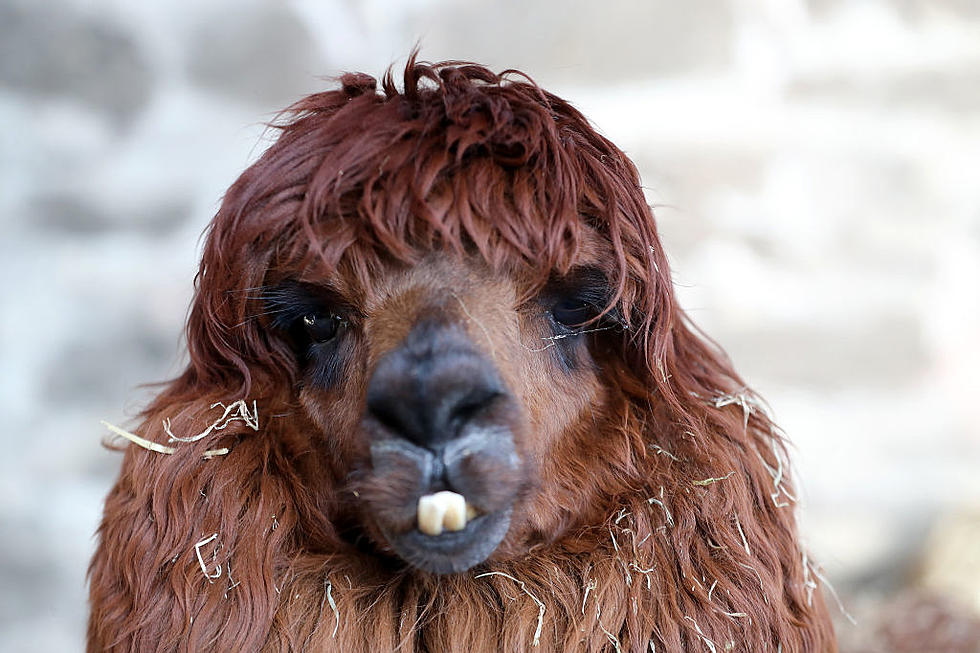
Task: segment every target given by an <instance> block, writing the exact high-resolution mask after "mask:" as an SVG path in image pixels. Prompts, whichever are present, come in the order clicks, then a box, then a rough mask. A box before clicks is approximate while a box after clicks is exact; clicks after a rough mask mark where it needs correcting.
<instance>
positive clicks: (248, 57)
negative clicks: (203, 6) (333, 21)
mask: <svg viewBox="0 0 980 653" xmlns="http://www.w3.org/2000/svg"><path fill="white" fill-rule="evenodd" d="M190 36H191V39H190V42H189V43H188V44H187V47H186V55H185V56H186V62H187V72H188V76H189V77H190V79H191V80H192V81H193V82H194V83H195V84H198V85H200V86H201V87H202V88H205V89H208V90H210V91H214V92H218V93H221V94H223V95H226V96H228V97H230V98H231V99H234V100H240V101H246V102H252V103H256V104H260V105H269V104H271V105H272V106H280V107H284V106H285V105H286V104H288V103H290V102H292V101H293V100H295V99H296V98H297V97H298V96H300V95H302V94H303V93H304V92H308V91H309V89H310V88H311V87H312V86H313V85H314V84H315V82H316V76H317V75H322V74H324V72H325V70H326V69H325V67H324V66H323V64H322V62H321V61H320V60H319V58H318V55H317V49H316V45H315V43H314V41H313V38H312V35H311V34H310V32H309V30H308V29H307V27H306V26H305V25H304V24H303V23H302V22H301V21H300V19H299V17H298V16H296V15H295V14H294V13H293V12H292V11H290V9H289V8H288V7H287V6H285V5H282V4H271V3H270V4H254V3H253V6H252V7H251V8H250V10H249V7H248V5H247V4H246V11H239V10H238V5H237V4H234V5H231V6H227V5H226V6H224V7H221V10H220V11H215V12H214V13H209V14H206V15H204V16H202V18H201V19H200V21H199V22H198V24H197V25H196V26H195V28H194V29H193V30H192V31H191V34H190Z"/></svg>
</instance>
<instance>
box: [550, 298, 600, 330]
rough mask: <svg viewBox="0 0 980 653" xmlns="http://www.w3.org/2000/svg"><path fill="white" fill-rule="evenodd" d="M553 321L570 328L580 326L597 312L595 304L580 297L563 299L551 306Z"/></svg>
mask: <svg viewBox="0 0 980 653" xmlns="http://www.w3.org/2000/svg"><path fill="white" fill-rule="evenodd" d="M551 315H552V317H554V318H555V322H557V323H559V324H561V325H562V326H564V327H568V328H570V329H572V328H575V327H579V326H582V325H583V324H584V323H586V322H588V321H589V320H591V319H592V318H594V317H595V316H596V315H598V312H597V311H596V309H595V306H593V305H592V304H590V303H588V302H585V301H582V300H580V299H563V300H561V301H560V302H558V303H557V304H555V305H554V306H553V307H552V308H551Z"/></svg>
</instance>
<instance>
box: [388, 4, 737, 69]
mask: <svg viewBox="0 0 980 653" xmlns="http://www.w3.org/2000/svg"><path fill="white" fill-rule="evenodd" d="M407 26H408V27H409V29H410V30H411V31H413V32H417V33H419V34H423V35H424V37H423V39H422V45H423V46H424V49H425V52H426V53H427V56H428V57H432V58H454V59H459V58H463V59H471V60H474V61H481V62H489V63H491V64H493V65H496V66H500V67H502V68H508V67H520V68H521V69H523V70H525V71H537V72H535V75H534V76H535V78H536V79H539V80H540V81H541V82H544V81H545V80H547V81H548V82H550V83H555V82H566V83H573V84H582V83H588V84H616V83H632V82H635V81H636V80H637V79H642V78H646V77H650V76H679V75H684V74H688V73H703V72H716V71H718V70H720V69H723V68H724V67H725V66H726V65H727V63H728V62H729V60H730V58H731V48H732V45H733V44H732V30H733V24H732V9H731V6H730V5H729V3H727V2H718V1H716V0H691V1H688V2H684V3H682V4H679V3H676V2H671V1H670V0H651V1H649V2H642V3H637V2H632V1H631V0H610V1H608V2H602V3H597V2H590V1H589V0H572V1H564V0H548V1H546V2H533V3H528V2H519V1H516V0H506V1H505V2H494V1H493V0H478V1H475V2H459V3H446V5H445V8H444V10H443V11H439V12H438V13H436V14H435V15H433V14H432V12H431V11H429V10H428V8H426V7H424V6H422V7H420V10H419V11H418V12H417V13H415V14H414V15H412V16H411V18H410V20H409V21H408V22H407Z"/></svg>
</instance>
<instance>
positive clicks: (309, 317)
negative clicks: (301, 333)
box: [303, 313, 343, 342]
mask: <svg viewBox="0 0 980 653" xmlns="http://www.w3.org/2000/svg"><path fill="white" fill-rule="evenodd" d="M342 325H343V319H342V318H341V317H340V316H339V315H334V314H333V313H307V314H306V315H304V316H303V328H304V329H305V330H306V334H307V335H308V336H309V337H310V340H312V341H313V342H327V341H328V340H333V339H334V338H335V337H336V336H337V332H338V331H339V330H340V327H341V326H342Z"/></svg>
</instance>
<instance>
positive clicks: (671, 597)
mask: <svg viewBox="0 0 980 653" xmlns="http://www.w3.org/2000/svg"><path fill="white" fill-rule="evenodd" d="M275 129H276V130H278V138H277V139H276V141H275V143H274V144H273V145H271V147H269V149H268V150H267V151H266V152H265V153H264V154H263V155H262V156H261V157H260V158H259V160H258V161H257V162H256V163H255V164H254V165H252V166H251V167H249V168H248V169H247V170H246V171H245V172H244V173H243V174H242V175H241V177H240V178H239V179H238V180H237V181H236V182H235V183H234V184H233V185H232V186H231V188H230V189H229V191H228V193H227V195H226V196H225V198H224V200H223V203H222V205H221V207H220V209H219V211H218V213H217V215H216V217H215V218H214V220H213V222H212V223H211V225H210V227H209V231H208V233H207V241H206V246H205V248H204V253H203V258H202V262H201V267H200V271H199V273H198V275H197V278H196V293H195V297H194V300H193V304H192V307H191V311H190V314H189V317H188V323H187V331H186V336H187V348H188V353H189V363H188V365H187V368H186V370H185V371H184V372H183V373H182V374H181V375H180V376H179V377H178V378H177V379H175V380H173V381H172V382H170V383H169V384H168V385H167V386H165V388H164V389H163V390H162V392H161V393H160V395H159V396H158V397H157V398H156V399H155V400H154V401H153V402H152V403H151V405H150V406H149V407H148V408H147V409H146V410H145V412H144V413H143V415H142V423H141V424H140V425H139V426H138V428H136V429H135V430H136V432H137V434H129V433H126V435H127V437H129V438H130V439H131V440H133V441H135V442H137V444H140V445H141V446H129V447H128V449H127V450H126V451H125V455H124V459H123V462H122V468H121V472H120V475H119V479H118V480H117V482H116V484H115V486H114V487H113V488H112V490H111V491H110V493H109V495H108V497H107V499H106V503H105V512H104V517H103V520H102V523H101V526H100V528H99V532H98V546H97V551H96V553H95V556H94V559H93V561H92V564H91V568H90V573H89V579H90V601H91V615H90V620H89V630H88V649H89V651H99V650H105V649H111V650H140V651H144V650H159V651H176V650H180V651H191V650H213V651H258V650H263V651H287V650H289V651H338V652H339V651H342V652H345V653H356V652H364V653H368V652H373V651H392V650H399V651H406V652H422V651H427V652H430V653H435V652H443V651H467V652H482V651H531V650H540V651H634V652H639V651H689V650H690V651H710V652H712V653H715V652H718V651H733V650H734V651H752V652H759V651H772V652H773V653H777V652H779V653H790V652H792V651H806V652H817V651H835V650H836V643H835V639H834V635H833V630H832V626H831V624H830V620H829V618H828V615H827V610H826V608H825V605H824V602H823V599H822V597H821V594H820V592H819V590H818V585H817V582H816V579H817V577H818V573H819V572H818V570H817V568H815V567H814V565H813V564H812V562H810V561H809V559H808V557H807V554H806V552H805V550H804V549H803V548H801V545H800V542H799V538H798V535H797V531H796V525H795V518H794V507H793V488H792V485H791V482H790V478H789V476H788V474H787V464H786V461H785V451H784V441H783V437H782V435H781V433H780V431H779V430H778V429H777V428H776V426H775V425H774V424H773V423H772V422H771V421H770V418H769V417H768V415H767V412H766V411H765V410H764V408H763V407H762V405H761V403H760V401H759V400H758V398H757V397H756V395H754V394H753V393H752V392H751V391H750V390H748V389H747V388H746V387H745V384H744V382H743V381H742V380H741V379H740V378H739V376H738V375H737V374H736V373H735V371H734V370H733V369H732V367H731V365H730V363H729V361H728V359H727V358H726V356H725V355H724V354H723V353H722V352H721V351H720V350H719V349H718V348H717V347H716V346H715V345H714V344H713V343H711V341H709V340H707V339H706V338H705V337H703V336H702V335H700V334H699V332H697V330H696V329H695V327H694V326H693V325H692V324H691V323H690V322H689V321H688V319H687V318H686V316H685V315H684V313H683V312H682V311H681V309H680V308H679V307H678V304H677V302H676V300H675V297H674V293H673V289H672V285H671V277H670V271H669V268H668V264H667V259H666V257H665V254H664V251H663V248H662V247H661V244H660V241H659V238H658V235H657V230H656V225H655V223H654V219H653V216H652V213H651V211H650V208H649V207H648V206H647V204H646V203H645V201H644V197H643V194H642V191H641V188H640V181H639V177H638V173H637V171H636V168H635V167H634V165H633V164H632V162H631V161H630V160H629V159H628V158H627V157H626V155H625V154H624V153H623V152H622V151H620V150H619V149H618V148H617V147H616V146H615V145H613V144H612V143H611V142H609V141H608V140H607V139H605V138H604V137H602V136H601V135H600V134H598V133H597V132H596V130H595V129H594V128H593V127H592V126H590V124H589V123H588V121H587V120H586V119H585V117H583V115H582V114H581V113H579V112H578V111H577V110H576V109H574V108H573V107H572V106H571V105H570V104H569V103H568V102H566V101H565V100H563V99H561V98H559V97H557V96H555V95H553V94H551V93H549V92H547V91H545V90H542V89H541V88H540V87H539V86H537V85H536V84H535V83H534V82H533V81H531V80H530V78H529V77H527V76H525V75H523V74H522V73H518V72H516V71H507V72H505V73H502V74H496V73H493V72H491V71H490V70H488V69H486V68H484V67H482V66H479V65H476V64H470V63H462V62H445V63H440V64H425V63H421V62H419V61H417V59H416V57H415V55H413V56H412V57H411V58H410V59H409V62H408V64H407V66H406V68H405V71H404V77H403V83H402V90H398V88H397V87H396V83H395V80H394V76H393V74H392V71H391V70H389V71H388V73H387V74H386V75H385V76H384V77H383V78H382V81H381V89H380V91H379V90H378V89H377V82H376V80H375V79H374V78H372V77H369V76H367V75H363V74H347V75H344V76H343V77H341V78H340V88H339V89H337V90H332V91H328V92H323V93H318V94H314V95H311V96H309V97H306V98H305V99H302V100H300V101H299V102H298V103H296V104H295V105H293V106H292V107H290V108H289V109H288V110H286V111H285V112H284V113H283V114H282V117H281V119H280V120H278V121H277V122H276V124H275Z"/></svg>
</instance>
